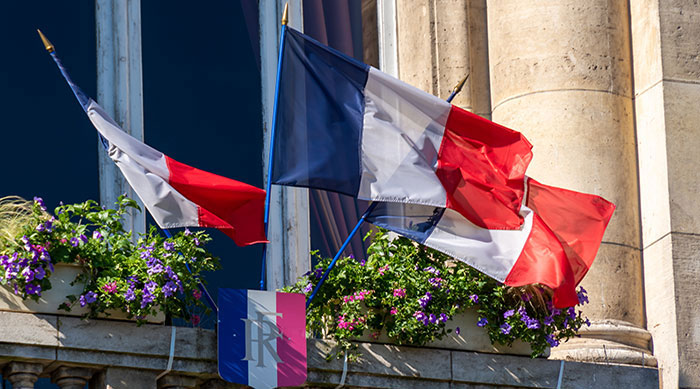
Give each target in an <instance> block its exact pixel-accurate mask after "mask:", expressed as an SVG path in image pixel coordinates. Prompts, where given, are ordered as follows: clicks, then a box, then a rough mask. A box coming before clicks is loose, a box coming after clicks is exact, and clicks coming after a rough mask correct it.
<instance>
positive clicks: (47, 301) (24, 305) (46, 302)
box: [0, 263, 165, 323]
mask: <svg viewBox="0 0 700 389" xmlns="http://www.w3.org/2000/svg"><path fill="white" fill-rule="evenodd" d="M81 271H82V267H81V266H80V265H75V264H68V263H59V264H56V265H54V272H53V273H52V274H51V278H50V280H51V289H49V290H47V291H44V292H42V294H41V298H40V299H39V301H34V300H31V299H27V300H24V299H22V297H20V296H17V295H15V294H14V293H13V292H12V290H10V289H9V288H8V287H6V286H0V311H10V312H31V313H48V314H52V315H63V316H82V315H84V314H86V313H87V312H88V311H89V310H88V309H87V308H83V307H80V305H78V304H76V305H75V306H74V307H73V308H72V309H71V311H70V312H66V311H64V310H60V309H58V306H59V305H61V304H62V303H63V302H65V301H66V296H68V295H75V296H78V295H80V294H81V293H82V292H83V283H75V285H71V282H73V280H75V277H77V276H78V274H80V272H81ZM108 312H109V316H107V315H100V317H102V318H107V319H118V320H132V319H128V318H127V317H126V314H125V313H124V312H122V311H108ZM146 321H148V322H149V323H163V322H164V321H165V315H164V314H163V313H162V312H161V313H158V314H157V315H155V316H148V317H147V318H146Z"/></svg>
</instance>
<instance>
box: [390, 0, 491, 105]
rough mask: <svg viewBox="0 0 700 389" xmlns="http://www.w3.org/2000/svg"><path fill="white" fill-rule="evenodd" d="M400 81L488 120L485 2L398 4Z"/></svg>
mask: <svg viewBox="0 0 700 389" xmlns="http://www.w3.org/2000/svg"><path fill="white" fill-rule="evenodd" d="M396 13H397V15H396V20H397V35H398V39H397V41H398V58H399V66H398V68H399V78H400V79H401V80H403V81H405V82H407V83H409V84H411V85H413V86H416V87H418V88H420V89H423V90H424V91H426V92H428V93H432V94H434V95H435V96H438V97H440V98H447V97H448V96H449V95H450V92H451V91H452V89H453V88H454V87H455V85H456V84H457V83H458V82H459V81H460V80H462V79H463V78H464V77H466V76H467V75H469V79H468V80H467V84H465V86H464V89H462V92H461V93H460V94H459V95H457V97H456V98H455V99H454V100H453V102H452V103H453V104H455V105H457V106H460V107H461V108H464V109H466V110H469V111H472V112H474V113H476V114H478V115H481V116H484V117H487V118H488V117H490V114H491V110H490V97H489V85H488V80H489V77H488V62H487V48H486V44H487V38H486V9H485V0H430V1H424V0H397V7H396Z"/></svg>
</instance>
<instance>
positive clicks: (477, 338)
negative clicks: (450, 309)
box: [358, 308, 550, 357]
mask: <svg viewBox="0 0 700 389" xmlns="http://www.w3.org/2000/svg"><path fill="white" fill-rule="evenodd" d="M478 320H479V317H478V315H477V312H476V310H475V309H471V308H470V309H467V310H465V311H464V312H461V313H459V314H457V315H455V316H454V318H452V320H449V321H447V323H445V324H446V327H445V328H446V329H449V330H452V332H450V333H449V334H447V335H445V336H444V337H443V338H442V339H439V340H434V341H432V342H429V343H428V344H427V345H425V346H423V347H431V348H441V349H447V350H462V351H476V352H481V353H494V354H510V355H524V356H528V357H529V356H530V355H531V354H532V348H531V347H530V345H529V344H528V343H525V342H523V341H521V340H516V341H515V342H513V345H512V346H510V347H509V346H504V345H500V344H491V340H490V339H489V334H488V331H486V329H484V328H481V327H477V326H476V324H475V323H476V322H477V321H478ZM457 328H459V330H460V332H459V334H457V333H456V331H455V330H456V329H457ZM358 340H360V341H362V342H369V343H385V344H393V343H396V342H394V341H393V340H391V339H390V338H389V337H388V336H387V335H386V334H385V333H381V334H380V335H379V336H378V337H372V336H371V332H370V331H365V332H364V333H363V335H362V336H361V337H360V338H358ZM549 351H550V350H549V349H546V351H545V352H544V354H543V355H542V356H543V357H548V356H549Z"/></svg>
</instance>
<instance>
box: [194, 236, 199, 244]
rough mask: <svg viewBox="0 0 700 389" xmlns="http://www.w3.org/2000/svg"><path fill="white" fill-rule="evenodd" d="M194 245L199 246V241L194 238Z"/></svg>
mask: <svg viewBox="0 0 700 389" xmlns="http://www.w3.org/2000/svg"><path fill="white" fill-rule="evenodd" d="M194 245H195V246H199V239H197V238H194Z"/></svg>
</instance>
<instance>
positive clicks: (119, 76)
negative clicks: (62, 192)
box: [95, 0, 146, 240]
mask: <svg viewBox="0 0 700 389" xmlns="http://www.w3.org/2000/svg"><path fill="white" fill-rule="evenodd" d="M95 25H96V28H97V101H98V102H99V103H100V106H102V108H104V109H105V111H106V112H107V113H109V114H110V116H112V118H114V120H115V121H116V122H117V123H118V124H119V125H120V126H121V127H122V128H123V129H124V131H126V132H128V133H129V134H130V135H131V136H133V137H134V138H136V139H140V140H143V80H142V72H141V0H97V1H96V2H95ZM95 147H97V148H98V150H99V151H98V154H99V155H98V160H99V170H100V202H101V203H102V204H104V205H105V206H107V207H114V203H115V202H116V201H117V198H118V197H119V196H120V195H121V194H123V193H127V194H128V195H129V197H130V198H132V199H135V200H136V201H137V202H138V203H139V205H140V206H141V209H144V208H143V204H142V203H141V199H139V197H138V196H137V195H136V192H134V190H133V189H132V188H131V186H130V185H129V183H128V182H126V179H125V178H124V176H123V175H122V173H121V171H119V168H117V165H115V164H114V162H113V161H112V160H111V159H110V158H109V156H108V155H107V152H106V151H105V149H104V147H103V146H102V144H101V143H99V142H97V145H96V146H95ZM123 224H124V228H125V229H126V230H127V231H128V230H132V231H134V232H146V213H145V212H141V213H138V212H136V211H135V210H133V209H130V210H129V211H128V212H127V215H125V217H124V220H123ZM137 238H138V236H137V234H134V237H133V239H134V240H136V239H137Z"/></svg>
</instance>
